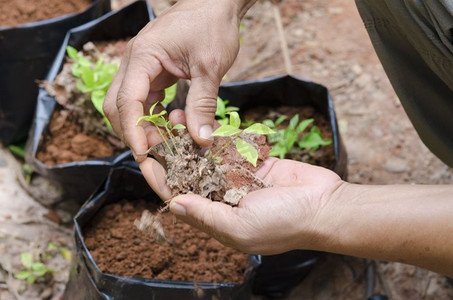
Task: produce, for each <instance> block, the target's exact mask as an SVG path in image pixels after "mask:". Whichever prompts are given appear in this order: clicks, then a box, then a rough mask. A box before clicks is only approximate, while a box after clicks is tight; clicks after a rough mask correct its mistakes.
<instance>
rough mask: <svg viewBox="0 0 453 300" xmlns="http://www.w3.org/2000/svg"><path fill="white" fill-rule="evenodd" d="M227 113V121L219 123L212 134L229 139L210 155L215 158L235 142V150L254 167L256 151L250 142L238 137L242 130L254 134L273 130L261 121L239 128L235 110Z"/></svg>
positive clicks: (238, 119) (238, 118)
mask: <svg viewBox="0 0 453 300" xmlns="http://www.w3.org/2000/svg"><path fill="white" fill-rule="evenodd" d="M227 114H228V115H229V119H228V121H229V122H228V123H227V124H223V125H221V126H220V127H219V128H217V129H216V130H215V131H214V132H213V133H212V135H213V136H219V137H229V138H230V140H229V141H228V142H227V143H225V144H224V145H223V147H222V148H221V149H220V150H219V151H217V152H216V153H215V154H213V155H212V156H213V157H214V158H215V157H217V155H218V154H219V153H220V152H221V151H222V150H223V149H225V148H226V147H228V146H229V145H230V144H231V143H232V142H235V144H236V150H237V151H238V153H239V154H240V155H242V156H243V157H244V158H246V159H247V160H248V161H249V162H250V163H251V164H252V165H253V166H254V167H256V162H257V161H258V151H257V150H256V149H255V147H253V146H252V145H251V144H250V143H248V142H246V141H244V140H243V139H241V138H239V136H240V135H241V134H242V133H243V132H247V133H255V134H265V135H267V134H273V133H275V131H274V130H272V129H271V128H269V127H268V126H266V125H264V124H261V123H254V124H252V125H250V126H249V127H247V128H245V129H240V127H241V119H240V117H239V114H238V113H237V112H235V111H232V112H228V113H227Z"/></svg>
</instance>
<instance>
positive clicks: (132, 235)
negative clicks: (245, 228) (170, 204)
mask: <svg viewBox="0 0 453 300" xmlns="http://www.w3.org/2000/svg"><path fill="white" fill-rule="evenodd" d="M145 210H149V211H155V210H156V206H155V205H154V204H152V203H150V202H147V201H144V200H135V201H127V200H122V201H120V202H119V203H114V204H109V205H106V206H104V207H103V208H102V209H101V210H100V211H99V213H98V214H97V215H96V216H95V218H94V219H93V220H92V221H91V223H90V224H88V225H87V226H86V227H85V228H84V236H85V244H86V246H87V248H88V249H89V250H90V252H91V255H92V256H93V258H94V260H95V262H96V264H97V265H98V267H99V268H100V269H101V270H102V271H103V272H105V273H110V274H115V275H122V276H131V277H141V278H153V279H165V280H182V281H195V282H230V283H241V282H242V281H243V279H244V272H245V270H246V268H247V266H248V265H249V264H248V256H247V255H246V254H243V253H240V252H238V251H236V250H233V249H231V248H228V247H225V246H223V245H222V244H220V243H219V242H217V241H216V240H215V239H213V238H210V237H209V236H208V235H207V234H205V233H203V232H201V231H198V230H196V229H195V228H193V227H191V226H189V225H187V224H184V223H182V222H176V221H175V219H174V218H173V216H172V215H171V214H170V213H162V214H159V215H158V216H157V218H159V219H160V222H161V224H162V227H163V230H164V233H165V237H166V242H163V243H160V242H159V241H158V240H156V238H155V237H154V236H152V235H149V234H146V233H145V232H143V231H140V230H139V229H138V228H137V227H136V226H134V220H137V219H139V218H140V216H141V214H142V212H143V211H145Z"/></svg>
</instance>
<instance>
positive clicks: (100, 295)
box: [64, 163, 259, 300]
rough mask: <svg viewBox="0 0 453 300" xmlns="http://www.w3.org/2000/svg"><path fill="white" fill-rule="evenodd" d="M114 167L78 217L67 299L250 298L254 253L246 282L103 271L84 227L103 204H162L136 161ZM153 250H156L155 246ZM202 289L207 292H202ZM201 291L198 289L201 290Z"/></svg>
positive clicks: (66, 292) (175, 299) (76, 219)
mask: <svg viewBox="0 0 453 300" xmlns="http://www.w3.org/2000/svg"><path fill="white" fill-rule="evenodd" d="M131 165H132V166H126V165H124V166H122V167H118V168H115V169H114V170H112V173H111V174H110V176H109V177H108V179H107V180H106V182H105V184H104V185H103V186H102V187H100V188H99V190H98V191H97V192H96V193H95V194H94V195H93V197H92V198H91V199H90V200H88V201H87V202H86V203H85V204H84V206H82V208H81V209H80V211H79V213H78V214H77V215H76V216H75V218H74V228H75V248H76V250H75V251H76V253H75V254H74V255H73V260H72V264H71V268H70V274H69V281H68V284H67V286H66V291H65V294H64V295H65V299H68V300H78V299H80V300H82V299H83V300H90V299H118V300H119V299H124V300H136V299H165V300H180V299H184V300H188V299H197V300H201V299H210V300H211V299H222V300H228V299H235V300H236V299H244V300H245V299H250V296H251V283H250V280H251V277H252V276H253V270H254V268H255V267H256V265H258V264H259V261H258V260H257V259H258V258H259V257H257V256H250V269H249V272H246V273H247V274H248V275H246V276H245V279H244V282H243V283H242V284H229V283H195V282H188V281H170V280H161V279H159V280H157V279H143V278H132V277H124V276H117V275H112V274H106V273H103V272H101V271H100V269H99V268H98V267H97V265H96V262H95V261H94V260H93V257H92V256H91V254H90V252H89V250H88V249H87V247H86V245H85V242H84V237H83V227H84V226H85V225H86V224H88V222H89V221H90V220H91V219H93V218H94V217H95V215H96V213H97V212H98V211H99V210H100V208H101V207H102V206H104V205H106V204H109V203H113V202H117V201H119V200H122V199H128V200H136V199H146V200H147V201H154V202H155V203H157V204H160V203H161V201H162V200H160V199H159V197H158V196H157V195H156V194H154V192H153V191H152V190H151V189H150V188H149V186H148V184H147V183H146V181H145V180H144V178H143V176H142V174H141V173H140V171H138V170H137V168H136V166H135V167H134V166H133V165H135V164H134V163H131ZM149 251H153V249H152V248H150V249H149ZM199 289H202V291H203V292H202V294H203V296H201V297H200V296H199V295H200V292H199ZM197 291H198V292H197Z"/></svg>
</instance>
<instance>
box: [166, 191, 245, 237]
mask: <svg viewBox="0 0 453 300" xmlns="http://www.w3.org/2000/svg"><path fill="white" fill-rule="evenodd" d="M170 211H171V212H172V213H173V214H175V215H176V216H177V217H178V218H179V219H181V220H182V221H184V222H185V223H187V224H189V225H191V226H194V227H196V228H198V229H200V230H202V231H204V232H206V233H207V234H209V235H211V236H213V237H214V238H216V239H217V240H219V241H220V242H222V243H228V242H229V241H230V240H231V236H230V234H229V232H234V231H232V230H233V228H232V224H237V222H236V221H235V219H236V218H237V215H236V214H235V213H234V212H233V207H231V206H229V205H227V204H224V203H221V202H218V201H212V200H209V199H206V198H203V197H201V196H199V195H194V194H190V195H180V196H177V197H175V198H173V199H172V200H171V202H170Z"/></svg>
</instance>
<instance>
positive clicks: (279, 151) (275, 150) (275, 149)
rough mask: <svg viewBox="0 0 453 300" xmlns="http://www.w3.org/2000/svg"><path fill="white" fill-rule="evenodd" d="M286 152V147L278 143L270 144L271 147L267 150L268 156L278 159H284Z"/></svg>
mask: <svg viewBox="0 0 453 300" xmlns="http://www.w3.org/2000/svg"><path fill="white" fill-rule="evenodd" d="M286 153H288V151H286V148H285V147H284V146H282V145H280V144H276V145H274V146H272V149H271V151H270V152H269V156H272V157H279V158H280V159H284V158H285V156H286Z"/></svg>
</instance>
